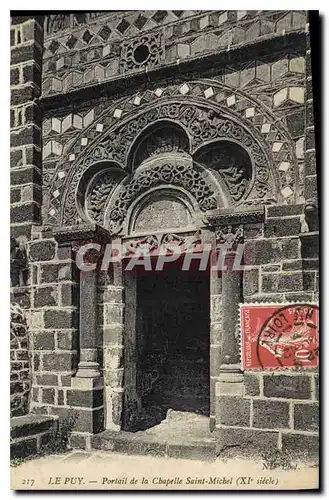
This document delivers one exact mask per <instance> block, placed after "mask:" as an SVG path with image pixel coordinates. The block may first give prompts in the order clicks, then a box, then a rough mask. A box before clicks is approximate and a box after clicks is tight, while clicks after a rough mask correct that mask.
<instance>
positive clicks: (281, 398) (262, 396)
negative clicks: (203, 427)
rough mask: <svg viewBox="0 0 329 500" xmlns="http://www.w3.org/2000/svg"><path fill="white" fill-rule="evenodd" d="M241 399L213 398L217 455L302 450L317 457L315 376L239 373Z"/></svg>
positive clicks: (317, 412)
mask: <svg viewBox="0 0 329 500" xmlns="http://www.w3.org/2000/svg"><path fill="white" fill-rule="evenodd" d="M244 388H245V392H244V396H243V397H241V396H221V397H219V398H217V401H218V410H217V414H218V416H219V418H218V421H219V424H220V429H219V430H217V436H218V442H219V452H220V453H227V451H228V450H229V448H230V447H232V446H234V447H235V451H236V452H237V453H243V452H244V451H248V452H250V450H251V449H253V450H258V451H259V450H261V451H263V452H266V451H269V450H270V449H272V450H273V451H274V450H282V451H284V452H285V451H287V452H292V453H293V454H294V456H298V453H300V452H302V453H305V451H307V452H308V453H309V454H310V455H311V456H312V457H313V458H317V450H318V440H319V436H318V428H319V404H318V401H319V385H318V375H317V374H316V373H312V372H309V371H307V372H305V371H304V372H303V373H300V372H299V373H298V372H294V373H293V372H287V371H285V372H284V373H282V372H281V373H279V372H276V373H270V372H263V373H259V372H251V371H248V373H245V374H244Z"/></svg>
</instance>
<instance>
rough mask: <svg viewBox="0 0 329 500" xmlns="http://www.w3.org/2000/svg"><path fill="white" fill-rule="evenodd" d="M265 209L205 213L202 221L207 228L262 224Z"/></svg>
mask: <svg viewBox="0 0 329 500" xmlns="http://www.w3.org/2000/svg"><path fill="white" fill-rule="evenodd" d="M264 220H265V207H258V208H250V209H248V208H247V209H244V210H241V211H234V210H233V211H232V210H231V211H230V210H214V211H212V212H207V214H206V215H205V217H204V221H205V223H206V224H208V225H209V226H213V227H218V226H227V225H244V224H256V223H259V222H264Z"/></svg>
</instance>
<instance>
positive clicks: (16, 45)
mask: <svg viewBox="0 0 329 500" xmlns="http://www.w3.org/2000/svg"><path fill="white" fill-rule="evenodd" d="M10 46H11V66H10V175H11V181H10V182H11V189H10V204H11V205H10V218H11V237H12V240H11V304H12V310H11V351H10V356H11V386H10V388H11V416H18V415H23V414H25V413H28V411H29V400H30V388H31V382H32V380H31V367H30V358H31V352H30V339H29V330H28V323H29V309H30V305H31V289H30V287H29V284H30V276H29V273H28V263H27V261H26V243H27V241H28V240H29V239H30V237H31V227H32V224H35V223H40V222H41V218H40V214H41V198H42V196H41V170H42V167H41V143H42V138H41V127H42V111H41V108H40V104H39V102H38V98H39V97H40V94H41V67H42V47H43V17H42V16H37V17H27V16H26V17H13V18H12V20H11V29H10ZM19 304H20V306H21V307H22V308H23V309H20V307H19ZM24 310H25V311H24Z"/></svg>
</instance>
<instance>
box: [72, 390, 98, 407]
mask: <svg viewBox="0 0 329 500" xmlns="http://www.w3.org/2000/svg"><path fill="white" fill-rule="evenodd" d="M67 404H68V405H69V406H78V407H86V408H99V407H100V406H102V405H103V389H101V390H90V391H80V390H73V389H72V390H68V391H67Z"/></svg>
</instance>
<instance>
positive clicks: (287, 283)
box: [262, 272, 303, 292]
mask: <svg viewBox="0 0 329 500" xmlns="http://www.w3.org/2000/svg"><path fill="white" fill-rule="evenodd" d="M295 290H303V275H302V273H301V272H299V273H289V274H288V273H287V274H281V273H269V274H263V276H262V291H263V292H292V291H295Z"/></svg>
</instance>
